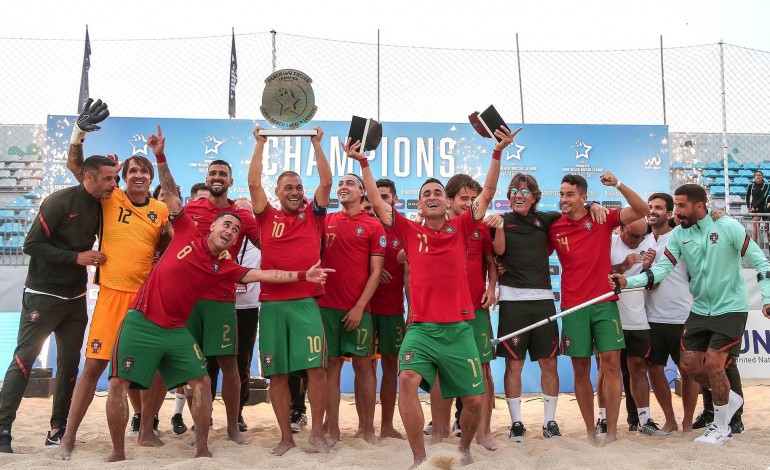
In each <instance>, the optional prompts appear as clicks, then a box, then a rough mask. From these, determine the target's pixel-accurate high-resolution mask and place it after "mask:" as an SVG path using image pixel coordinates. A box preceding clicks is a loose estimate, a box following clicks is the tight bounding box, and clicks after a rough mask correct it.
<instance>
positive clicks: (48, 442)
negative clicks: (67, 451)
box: [45, 426, 67, 447]
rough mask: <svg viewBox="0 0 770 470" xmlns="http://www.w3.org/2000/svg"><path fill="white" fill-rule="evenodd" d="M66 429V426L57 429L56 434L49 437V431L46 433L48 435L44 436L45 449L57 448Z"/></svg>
mask: <svg viewBox="0 0 770 470" xmlns="http://www.w3.org/2000/svg"><path fill="white" fill-rule="evenodd" d="M66 428H67V426H62V427H60V428H59V430H58V431H56V434H54V435H53V436H52V435H51V431H48V433H47V434H46V436H45V446H46V447H59V444H61V438H62V437H64V430H65V429H66Z"/></svg>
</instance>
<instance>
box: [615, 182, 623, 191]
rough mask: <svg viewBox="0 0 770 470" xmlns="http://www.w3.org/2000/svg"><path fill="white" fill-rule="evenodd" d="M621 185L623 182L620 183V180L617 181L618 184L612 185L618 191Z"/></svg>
mask: <svg viewBox="0 0 770 470" xmlns="http://www.w3.org/2000/svg"><path fill="white" fill-rule="evenodd" d="M621 184H623V182H622V181H620V180H618V182H617V183H615V185H614V186H615V187H616V188H618V189H620V185H621Z"/></svg>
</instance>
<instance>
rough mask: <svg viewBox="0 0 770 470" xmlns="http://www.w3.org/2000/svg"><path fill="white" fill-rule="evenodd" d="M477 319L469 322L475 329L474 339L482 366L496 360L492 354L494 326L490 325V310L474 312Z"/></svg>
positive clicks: (483, 309)
mask: <svg viewBox="0 0 770 470" xmlns="http://www.w3.org/2000/svg"><path fill="white" fill-rule="evenodd" d="M473 313H474V315H475V317H474V318H473V320H468V323H470V324H471V326H472V327H473V338H474V339H475V340H476V348H478V350H479V358H480V359H481V362H482V364H483V363H485V362H489V361H491V360H492V359H494V358H495V355H494V354H492V342H491V341H490V339H491V337H492V325H491V324H490V323H489V310H487V309H485V308H477V309H476V310H474V312H473Z"/></svg>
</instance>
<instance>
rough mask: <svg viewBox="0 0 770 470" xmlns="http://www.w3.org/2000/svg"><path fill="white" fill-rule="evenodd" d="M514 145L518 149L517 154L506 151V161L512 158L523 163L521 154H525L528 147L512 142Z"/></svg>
mask: <svg viewBox="0 0 770 470" xmlns="http://www.w3.org/2000/svg"><path fill="white" fill-rule="evenodd" d="M512 144H513V145H514V147H516V153H511V152H510V151H508V150H506V151H505V159H506V161H507V160H510V159H511V158H515V159H516V160H519V161H521V152H523V151H524V149H525V148H527V146H526V145H519V144H517V143H516V141H515V140H514V141H513V142H512Z"/></svg>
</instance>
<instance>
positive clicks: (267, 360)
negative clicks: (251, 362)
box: [265, 353, 273, 367]
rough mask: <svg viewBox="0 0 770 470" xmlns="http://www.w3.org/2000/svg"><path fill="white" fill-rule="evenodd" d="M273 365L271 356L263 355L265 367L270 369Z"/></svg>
mask: <svg viewBox="0 0 770 470" xmlns="http://www.w3.org/2000/svg"><path fill="white" fill-rule="evenodd" d="M272 365H273V355H272V354H270V353H268V354H265V367H271V366H272Z"/></svg>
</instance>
